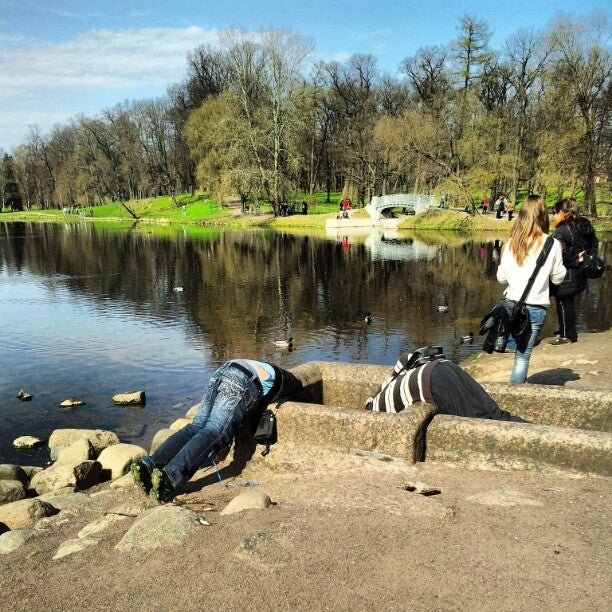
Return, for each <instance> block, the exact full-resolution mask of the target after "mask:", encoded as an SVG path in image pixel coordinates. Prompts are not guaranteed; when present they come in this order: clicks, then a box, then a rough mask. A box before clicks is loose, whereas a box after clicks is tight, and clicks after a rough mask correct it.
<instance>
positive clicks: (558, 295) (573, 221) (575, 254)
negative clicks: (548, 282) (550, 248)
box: [551, 198, 597, 344]
mask: <svg viewBox="0 0 612 612" xmlns="http://www.w3.org/2000/svg"><path fill="white" fill-rule="evenodd" d="M554 210H555V218H554V221H553V224H554V227H555V231H554V233H553V238H556V239H557V240H559V241H560V242H561V247H562V249H563V265H564V266H565V267H566V268H567V269H568V276H566V280H565V281H564V283H565V282H569V277H570V276H571V275H575V276H576V282H575V283H573V290H572V293H571V294H570V295H566V294H565V292H564V289H563V285H564V283H561V285H558V286H552V287H551V293H552V295H553V296H554V297H555V300H556V302H557V319H558V320H559V335H558V336H557V338H555V339H554V340H552V341H551V344H566V343H568V342H576V341H577V340H578V333H577V332H576V311H575V307H574V296H575V295H578V294H579V293H582V292H583V291H584V290H585V288H586V283H587V279H586V276H585V274H584V272H582V270H581V266H582V262H583V261H584V259H585V255H597V237H596V236H595V230H594V229H593V226H592V225H591V222H590V221H589V220H588V219H585V218H584V217H581V216H580V214H579V213H578V205H577V203H576V201H575V200H572V199H571V198H566V199H564V200H560V201H559V202H557V203H556V204H555V207H554Z"/></svg>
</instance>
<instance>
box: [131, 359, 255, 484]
mask: <svg viewBox="0 0 612 612" xmlns="http://www.w3.org/2000/svg"><path fill="white" fill-rule="evenodd" d="M261 397H262V390H261V384H259V383H258V380H257V379H253V378H251V377H250V376H249V375H248V374H247V373H246V372H244V371H243V370H241V369H239V367H237V366H236V364H233V363H231V362H229V363H226V364H224V365H223V366H221V367H220V368H219V369H218V370H217V371H216V372H215V373H214V374H213V377H212V378H211V380H210V383H209V385H208V388H207V389H206V393H204V397H203V398H202V402H201V403H200V407H199V408H198V411H197V413H196V415H195V417H194V419H193V422H192V423H191V424H189V425H186V426H185V427H183V428H182V429H180V430H179V431H177V432H176V433H174V434H173V435H172V436H170V437H169V438H168V439H167V440H166V441H165V442H164V443H163V444H161V445H160V446H159V448H158V449H157V450H156V451H155V452H154V453H153V455H151V456H150V457H145V458H144V459H143V461H144V462H146V463H147V465H148V466H149V468H150V469H151V470H153V469H155V468H158V469H163V470H164V472H165V473H166V475H167V476H168V479H169V480H170V482H171V484H172V486H173V487H175V488H176V487H179V486H180V485H181V484H182V483H184V482H186V481H187V480H189V479H190V478H191V477H192V476H193V475H194V474H195V472H196V471H197V470H198V469H199V468H201V467H203V466H204V465H207V464H209V463H210V462H211V461H210V457H211V451H213V450H217V449H220V448H222V447H227V446H229V445H231V443H232V440H233V438H234V431H235V429H236V427H237V426H238V425H239V424H240V423H241V422H242V421H244V419H245V417H246V415H247V413H248V412H249V411H250V410H251V409H252V408H254V407H255V406H257V405H258V404H259V401H260V399H261Z"/></svg>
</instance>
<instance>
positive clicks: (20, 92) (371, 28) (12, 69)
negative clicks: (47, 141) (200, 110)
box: [0, 0, 612, 152]
mask: <svg viewBox="0 0 612 612" xmlns="http://www.w3.org/2000/svg"><path fill="white" fill-rule="evenodd" d="M560 13H564V14H568V15H570V16H572V17H582V16H586V15H590V14H592V13H599V14H603V15H605V16H607V17H608V19H610V20H612V2H610V1H609V0H516V1H513V0H488V1H482V0H481V1H475V0H350V1H348V0H299V1H296V0H176V1H173V2H169V1H163V0H0V149H4V150H5V151H8V152H10V151H11V150H12V149H13V148H14V147H15V146H17V145H19V144H21V143H23V142H25V140H26V138H27V136H28V133H29V130H30V129H31V128H32V127H33V126H37V127H38V128H39V129H40V130H41V132H42V133H43V134H46V133H48V132H49V130H50V129H51V128H52V127H53V125H55V124H65V123H67V122H69V121H70V119H71V118H73V117H76V116H77V115H79V114H84V115H88V116H94V115H96V114H97V113H99V112H100V111H101V110H103V109H104V108H109V107H112V106H114V105H115V104H117V103H119V102H123V101H125V100H132V99H136V100H138V99H143V98H154V97H158V96H162V95H164V93H165V91H166V89H167V87H168V85H170V84H172V83H177V82H179V81H181V80H182V79H183V78H184V77H185V74H186V56H187V53H188V52H189V51H191V50H193V49H195V48H196V47H198V46H199V45H201V44H203V43H209V44H212V45H214V44H216V41H217V40H218V34H219V32H220V31H222V30H224V29H226V28H230V27H234V26H241V27H243V28H245V29H247V30H250V31H257V30H260V29H262V28H267V27H284V28H290V29H292V30H295V31H297V32H299V33H300V34H303V35H305V36H308V37H310V38H311V39H312V40H313V42H314V45H315V49H316V54H317V58H319V59H324V60H339V61H342V60H345V59H347V58H348V57H350V55H352V54H353V53H369V54H372V55H374V56H375V57H376V58H377V60H378V66H379V68H380V70H381V71H382V72H388V73H391V74H397V72H398V66H399V64H400V62H401V60H402V59H403V58H405V57H407V56H410V55H414V53H415V52H416V51H417V49H419V47H423V46H429V45H441V44H447V43H449V42H450V41H451V40H453V39H454V38H455V37H456V36H457V25H458V23H459V18H460V17H461V16H462V15H465V14H469V15H472V16H474V17H477V18H478V19H482V20H485V21H486V22H487V23H488V24H489V26H490V28H491V29H492V31H493V37H492V40H491V46H492V48H494V49H501V48H502V47H503V44H504V41H505V40H506V39H507V37H508V36H509V35H511V34H513V33H515V32H516V31H517V30H519V29H520V28H528V29H531V28H533V29H535V30H540V29H543V28H545V27H546V25H547V24H548V22H549V21H550V19H551V18H554V17H555V16H556V15H558V14H560Z"/></svg>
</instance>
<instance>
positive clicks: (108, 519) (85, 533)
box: [78, 514, 129, 538]
mask: <svg viewBox="0 0 612 612" xmlns="http://www.w3.org/2000/svg"><path fill="white" fill-rule="evenodd" d="M128 518H129V517H127V516H125V515H121V514H105V515H104V516H101V517H100V518H97V519H96V520H95V521H93V522H91V523H88V524H87V525H85V527H83V529H81V531H79V533H78V536H79V538H89V537H91V536H93V535H96V534H98V533H100V532H102V531H104V530H105V529H108V527H110V526H111V525H113V524H114V523H118V522H121V521H125V520H127V519H128Z"/></svg>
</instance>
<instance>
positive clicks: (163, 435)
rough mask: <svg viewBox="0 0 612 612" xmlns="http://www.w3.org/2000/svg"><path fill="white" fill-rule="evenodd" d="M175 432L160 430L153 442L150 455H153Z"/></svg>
mask: <svg viewBox="0 0 612 612" xmlns="http://www.w3.org/2000/svg"><path fill="white" fill-rule="evenodd" d="M173 433H175V432H174V430H172V429H160V430H159V431H158V432H157V433H156V434H155V435H154V436H153V440H152V441H151V449H150V451H149V454H150V455H152V454H153V453H154V452H155V451H156V450H157V449H158V448H159V447H160V446H161V445H162V444H163V443H164V442H165V441H166V440H167V439H168V438H169V437H170V436H171V435H172V434H173Z"/></svg>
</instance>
